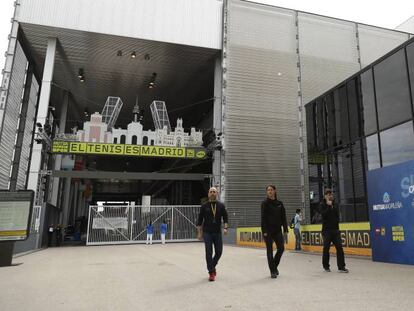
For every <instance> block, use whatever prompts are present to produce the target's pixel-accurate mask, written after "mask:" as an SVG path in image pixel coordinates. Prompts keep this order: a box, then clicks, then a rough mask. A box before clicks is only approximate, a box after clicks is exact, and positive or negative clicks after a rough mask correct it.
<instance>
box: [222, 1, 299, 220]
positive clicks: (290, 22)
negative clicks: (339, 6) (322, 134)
mask: <svg viewBox="0 0 414 311" xmlns="http://www.w3.org/2000/svg"><path fill="white" fill-rule="evenodd" d="M262 8H263V7H261V6H258V5H255V4H251V3H245V2H240V1H231V2H230V8H229V26H228V30H229V33H228V37H229V39H228V63H229V67H228V72H227V87H226V111H225V117H226V118H225V123H226V128H225V150H226V151H225V152H226V159H225V161H226V167H225V176H226V184H225V189H226V204H227V207H228V209H229V212H230V220H231V223H232V224H234V225H239V226H251V225H259V224H260V203H261V201H262V200H263V199H264V197H265V186H266V185H267V184H270V183H273V184H276V186H277V188H278V193H279V197H280V199H281V200H283V201H284V203H285V206H286V208H287V209H288V213H289V216H290V215H292V214H293V211H294V209H296V208H297V207H298V206H300V205H301V198H300V175H299V145H298V114H297V106H296V100H297V70H296V62H297V60H296V47H295V38H296V34H295V20H294V12H293V11H287V10H281V9H277V8H269V7H266V9H262ZM281 24H282V25H283V27H281V26H280V25H281Z"/></svg>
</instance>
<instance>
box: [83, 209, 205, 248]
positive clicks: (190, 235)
mask: <svg viewBox="0 0 414 311" xmlns="http://www.w3.org/2000/svg"><path fill="white" fill-rule="evenodd" d="M199 211H200V206H198V205H181V206H180V205H174V206H172V205H153V206H142V205H116V206H115V205H114V206H108V205H105V206H97V205H91V206H90V207H89V217H88V230H87V238H86V245H104V244H130V243H145V241H146V237H147V234H146V227H147V225H148V224H149V223H150V222H152V225H153V228H154V231H153V242H159V241H161V234H160V226H161V224H162V223H163V221H165V222H166V223H167V234H166V240H167V241H174V242H186V241H196V240H197V231H196V222H197V217H198V213H199Z"/></svg>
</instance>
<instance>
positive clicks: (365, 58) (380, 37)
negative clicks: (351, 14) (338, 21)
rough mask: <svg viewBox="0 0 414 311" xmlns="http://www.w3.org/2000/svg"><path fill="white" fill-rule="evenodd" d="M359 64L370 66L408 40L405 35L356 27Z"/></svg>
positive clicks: (369, 27) (391, 31)
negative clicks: (359, 55)
mask: <svg viewBox="0 0 414 311" xmlns="http://www.w3.org/2000/svg"><path fill="white" fill-rule="evenodd" d="M358 33H359V44H360V50H361V64H362V66H363V67H365V66H367V65H369V64H371V63H372V62H374V61H375V60H377V59H378V58H380V57H381V56H384V55H385V54H387V53H388V52H389V51H391V50H392V49H394V48H396V47H397V46H399V45H400V44H402V43H403V42H405V41H407V40H408V39H409V35H408V34H407V33H401V32H398V31H393V30H388V29H381V28H376V27H371V26H366V25H358Z"/></svg>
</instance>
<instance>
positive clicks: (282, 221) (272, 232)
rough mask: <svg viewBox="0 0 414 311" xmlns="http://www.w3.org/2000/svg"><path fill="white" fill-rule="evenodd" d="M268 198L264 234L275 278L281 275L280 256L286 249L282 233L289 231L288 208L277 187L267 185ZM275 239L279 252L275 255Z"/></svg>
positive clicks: (270, 266) (263, 207)
mask: <svg viewBox="0 0 414 311" xmlns="http://www.w3.org/2000/svg"><path fill="white" fill-rule="evenodd" d="M266 195H267V198H266V200H264V201H263V202H262V207H261V211H262V234H263V237H264V240H265V242H266V250H267V262H268V264H269V269H270V276H271V278H273V279H275V278H277V276H278V275H279V270H278V266H279V263H280V258H281V257H282V254H283V252H284V250H285V246H284V242H285V241H284V238H283V234H282V227H283V232H284V233H285V234H287V233H288V226H287V221H286V210H285V207H284V206H283V203H282V202H281V201H279V200H278V199H277V195H276V187H275V186H273V185H269V186H267V187H266ZM273 241H274V242H275V243H276V247H277V252H276V255H275V256H274V257H273Z"/></svg>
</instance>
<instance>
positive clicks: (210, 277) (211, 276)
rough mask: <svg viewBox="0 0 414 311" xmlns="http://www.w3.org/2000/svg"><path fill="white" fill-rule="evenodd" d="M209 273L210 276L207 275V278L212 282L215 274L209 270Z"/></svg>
mask: <svg viewBox="0 0 414 311" xmlns="http://www.w3.org/2000/svg"><path fill="white" fill-rule="evenodd" d="M209 275H210V276H209V277H208V280H209V281H210V282H214V281H215V280H216V276H215V275H214V272H210V273H209Z"/></svg>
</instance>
